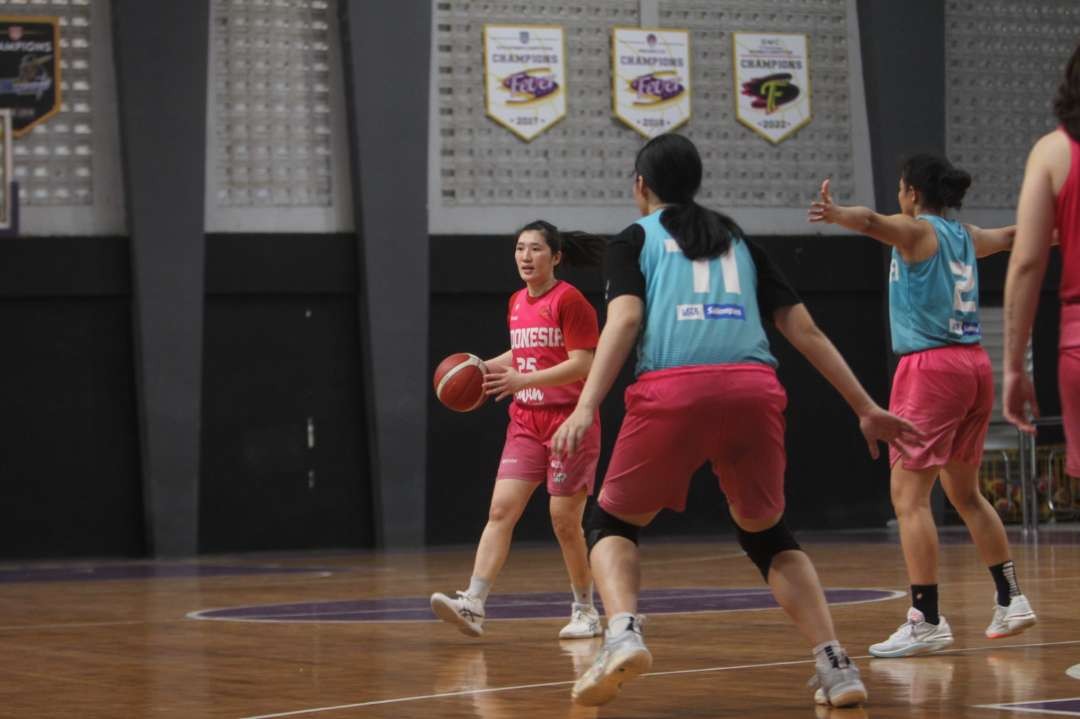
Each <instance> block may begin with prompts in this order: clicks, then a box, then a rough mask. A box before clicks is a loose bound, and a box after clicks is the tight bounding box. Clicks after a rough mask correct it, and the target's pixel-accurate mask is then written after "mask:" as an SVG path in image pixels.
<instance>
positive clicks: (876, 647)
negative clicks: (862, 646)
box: [870, 607, 953, 658]
mask: <svg viewBox="0 0 1080 719" xmlns="http://www.w3.org/2000/svg"><path fill="white" fill-rule="evenodd" d="M952 643H953V635H952V629H950V628H949V623H948V622H947V621H945V617H944V616H943V617H941V623H940V624H937V625H936V626H935V625H933V624H930V623H928V622H927V621H926V617H924V616H923V613H922V612H920V611H919V610H918V609H916V608H914V607H912V608H911V609H908V613H907V621H906V622H904V623H903V624H901V625H900V627H899V629H897V630H896V631H895V632H893V633H892V636H890V637H889V638H888V639H886V640H885V641H883V642H879V643H877V644H872V645H870V653H871V654H873V655H874V656H875V657H885V658H891V657H910V656H914V655H916V654H929V653H931V652H939V651H941V650H942V649H944V648H945V647H947V646H949V645H950V644H952Z"/></svg>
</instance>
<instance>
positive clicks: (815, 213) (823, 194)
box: [806, 179, 836, 223]
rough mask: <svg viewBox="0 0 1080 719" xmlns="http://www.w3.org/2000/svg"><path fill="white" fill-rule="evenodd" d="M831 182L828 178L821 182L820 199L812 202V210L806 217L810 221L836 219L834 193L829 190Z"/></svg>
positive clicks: (829, 221)
mask: <svg viewBox="0 0 1080 719" xmlns="http://www.w3.org/2000/svg"><path fill="white" fill-rule="evenodd" d="M829 182H830V181H829V180H828V179H826V180H825V181H824V182H822V183H821V191H820V192H819V193H818V199H817V200H815V201H813V202H811V203H810V210H809V211H808V212H807V215H806V219H808V220H809V221H810V222H828V223H832V222H835V221H836V205H835V204H834V203H833V199H832V193H831V192H829Z"/></svg>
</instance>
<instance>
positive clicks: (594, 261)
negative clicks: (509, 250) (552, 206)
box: [516, 220, 605, 267]
mask: <svg viewBox="0 0 1080 719" xmlns="http://www.w3.org/2000/svg"><path fill="white" fill-rule="evenodd" d="M530 230H531V231H533V232H539V233H540V235H541V236H542V237H543V238H544V241H545V242H547V246H548V247H549V248H551V254H553V255H555V254H558V253H559V252H561V253H562V263H561V264H563V265H573V266H575V267H599V266H600V264H601V262H602V261H603V259H604V246H605V242H604V238H602V237H599V236H598V235H590V234H589V233H587V232H578V231H576V230H565V231H560V230H559V228H558V227H556V226H555V225H553V224H551V223H550V222H545V221H544V220H534V221H532V222H530V223H529V224H527V225H525V226H524V227H522V228H521V229H520V230H518V232H517V235H516V236H517V237H521V233H522V232H528V231H530Z"/></svg>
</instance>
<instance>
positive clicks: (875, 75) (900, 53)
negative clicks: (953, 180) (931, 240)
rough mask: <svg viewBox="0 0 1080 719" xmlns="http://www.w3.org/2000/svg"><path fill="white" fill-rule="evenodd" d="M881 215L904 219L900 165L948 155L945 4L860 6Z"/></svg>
mask: <svg viewBox="0 0 1080 719" xmlns="http://www.w3.org/2000/svg"><path fill="white" fill-rule="evenodd" d="M858 13H859V34H860V40H861V43H860V44H861V46H862V66H863V85H864V87H865V90H866V114H867V119H868V121H869V125H870V151H871V153H872V156H873V170H874V193H875V194H876V195H877V208H876V209H877V210H878V211H880V212H889V213H892V212H899V211H900V206H899V204H898V203H897V199H896V190H897V184H896V183H897V171H898V170H899V161H900V159H901V158H902V157H903V156H905V155H908V154H911V153H912V152H918V151H924V152H933V153H937V154H945V3H943V2H941V0H905V2H880V1H879V0H859V2H858Z"/></svg>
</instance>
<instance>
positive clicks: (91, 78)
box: [0, 0, 124, 235]
mask: <svg viewBox="0 0 1080 719" xmlns="http://www.w3.org/2000/svg"><path fill="white" fill-rule="evenodd" d="M0 13H2V14H5V15H38V16H46V17H49V16H52V17H57V18H59V21H60V62H61V99H62V103H61V110H60V112H59V113H58V114H56V115H55V116H53V117H52V118H50V119H49V120H48V121H46V122H44V123H42V124H40V125H38V126H37V127H35V128H33V129H32V130H31V131H30V132H29V133H28V134H26V135H24V136H23V137H22V138H19V139H17V140H15V143H14V148H13V154H14V157H15V168H14V174H15V179H16V180H18V182H19V203H20V209H21V218H20V225H21V227H20V230H21V234H24V235H41V234H64V235H78V234H109V233H120V232H123V231H124V217H123V192H122V187H121V175H120V153H119V128H118V125H117V114H116V82H115V72H114V67H113V57H112V49H111V48H112V39H111V38H112V32H111V27H110V20H109V6H108V2H106V1H105V0H93V1H92V0H6V1H4V2H0Z"/></svg>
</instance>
